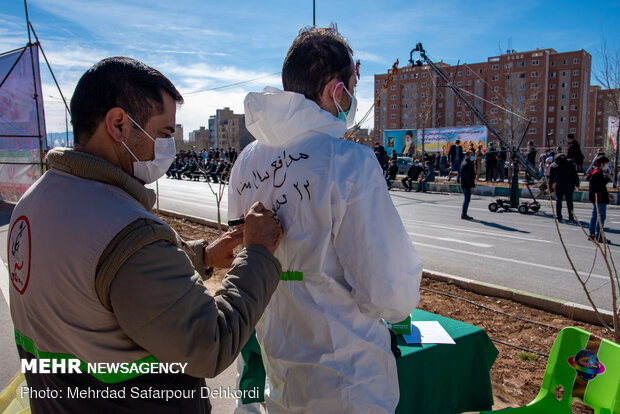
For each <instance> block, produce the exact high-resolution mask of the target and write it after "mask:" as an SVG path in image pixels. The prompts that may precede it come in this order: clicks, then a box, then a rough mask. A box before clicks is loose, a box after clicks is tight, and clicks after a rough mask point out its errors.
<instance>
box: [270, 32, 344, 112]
mask: <svg viewBox="0 0 620 414" xmlns="http://www.w3.org/2000/svg"><path fill="white" fill-rule="evenodd" d="M352 54H353V51H352V50H351V47H350V46H349V45H348V43H347V41H346V40H345V39H344V38H343V37H342V36H341V35H340V34H339V33H338V31H337V30H336V29H335V28H334V27H326V28H317V27H309V28H303V29H301V31H300V32H299V35H298V36H297V38H295V40H294V41H293V44H292V45H291V48H290V49H289V50H288V53H287V54H286V59H284V64H283V65H282V85H283V86H284V90H285V91H291V92H297V93H301V94H303V95H304V96H305V97H306V98H307V99H310V100H312V101H314V102H318V101H319V99H320V96H321V92H322V91H323V89H324V88H325V85H327V83H328V82H329V81H331V80H332V79H334V78H336V79H339V80H341V81H342V82H344V84H345V86H346V87H347V89H348V90H349V92H351V93H353V91H351V88H350V85H349V78H351V76H352V75H353V74H354V73H355V68H354V66H353V60H352V58H351V55H352Z"/></svg>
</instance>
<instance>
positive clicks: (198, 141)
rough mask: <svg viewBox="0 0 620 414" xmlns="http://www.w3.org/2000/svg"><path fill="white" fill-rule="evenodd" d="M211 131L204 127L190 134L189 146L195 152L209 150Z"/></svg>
mask: <svg viewBox="0 0 620 414" xmlns="http://www.w3.org/2000/svg"><path fill="white" fill-rule="evenodd" d="M209 135H210V133H209V130H208V129H206V128H205V127H204V126H201V127H200V128H199V129H196V130H194V131H192V132H190V133H189V144H190V146H191V147H192V148H193V149H194V151H196V152H199V151H202V150H203V149H205V150H206V149H208V148H209Z"/></svg>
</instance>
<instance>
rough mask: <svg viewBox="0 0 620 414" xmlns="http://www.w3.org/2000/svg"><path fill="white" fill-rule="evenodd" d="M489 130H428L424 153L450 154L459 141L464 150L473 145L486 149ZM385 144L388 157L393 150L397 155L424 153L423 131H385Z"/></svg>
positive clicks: (425, 131)
mask: <svg viewBox="0 0 620 414" xmlns="http://www.w3.org/2000/svg"><path fill="white" fill-rule="evenodd" d="M488 134H489V133H488V130H487V127H485V126H475V127H459V128H428V129H425V130H424V151H426V152H444V153H446V154H447V153H448V151H449V150H450V145H452V144H454V143H455V142H456V140H457V139H459V140H461V145H462V146H463V148H465V149H467V148H469V144H470V143H472V144H474V146H475V147H476V148H478V145H482V146H483V147H485V148H486V146H487V138H488ZM383 142H384V144H383V145H384V146H385V150H386V151H387V153H388V155H389V154H391V153H392V150H396V153H397V154H411V153H413V152H416V153H418V154H421V152H422V130H415V129H388V130H385V131H383Z"/></svg>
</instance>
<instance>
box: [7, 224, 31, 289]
mask: <svg viewBox="0 0 620 414" xmlns="http://www.w3.org/2000/svg"><path fill="white" fill-rule="evenodd" d="M8 248H9V254H8V256H9V273H10V277H11V283H13V286H14V287H15V289H17V291H18V292H19V294H20V295H23V294H24V292H25V291H26V288H27V287H28V280H29V279H30V223H29V222H28V218H27V217H26V216H21V217H20V218H18V219H17V220H15V223H13V226H12V227H11V231H10V233H9V246H8Z"/></svg>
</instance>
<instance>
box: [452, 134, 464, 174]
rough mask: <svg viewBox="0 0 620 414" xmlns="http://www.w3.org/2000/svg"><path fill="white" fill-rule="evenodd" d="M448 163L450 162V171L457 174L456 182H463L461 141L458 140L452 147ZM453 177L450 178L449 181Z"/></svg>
mask: <svg viewBox="0 0 620 414" xmlns="http://www.w3.org/2000/svg"><path fill="white" fill-rule="evenodd" d="M448 161H450V171H452V172H455V171H456V173H457V176H456V182H460V180H461V162H463V147H461V140H460V139H457V140H456V142H455V143H454V144H452V145H451V146H450V150H449V152H448ZM451 178H452V177H450V176H448V181H450V179H451Z"/></svg>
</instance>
